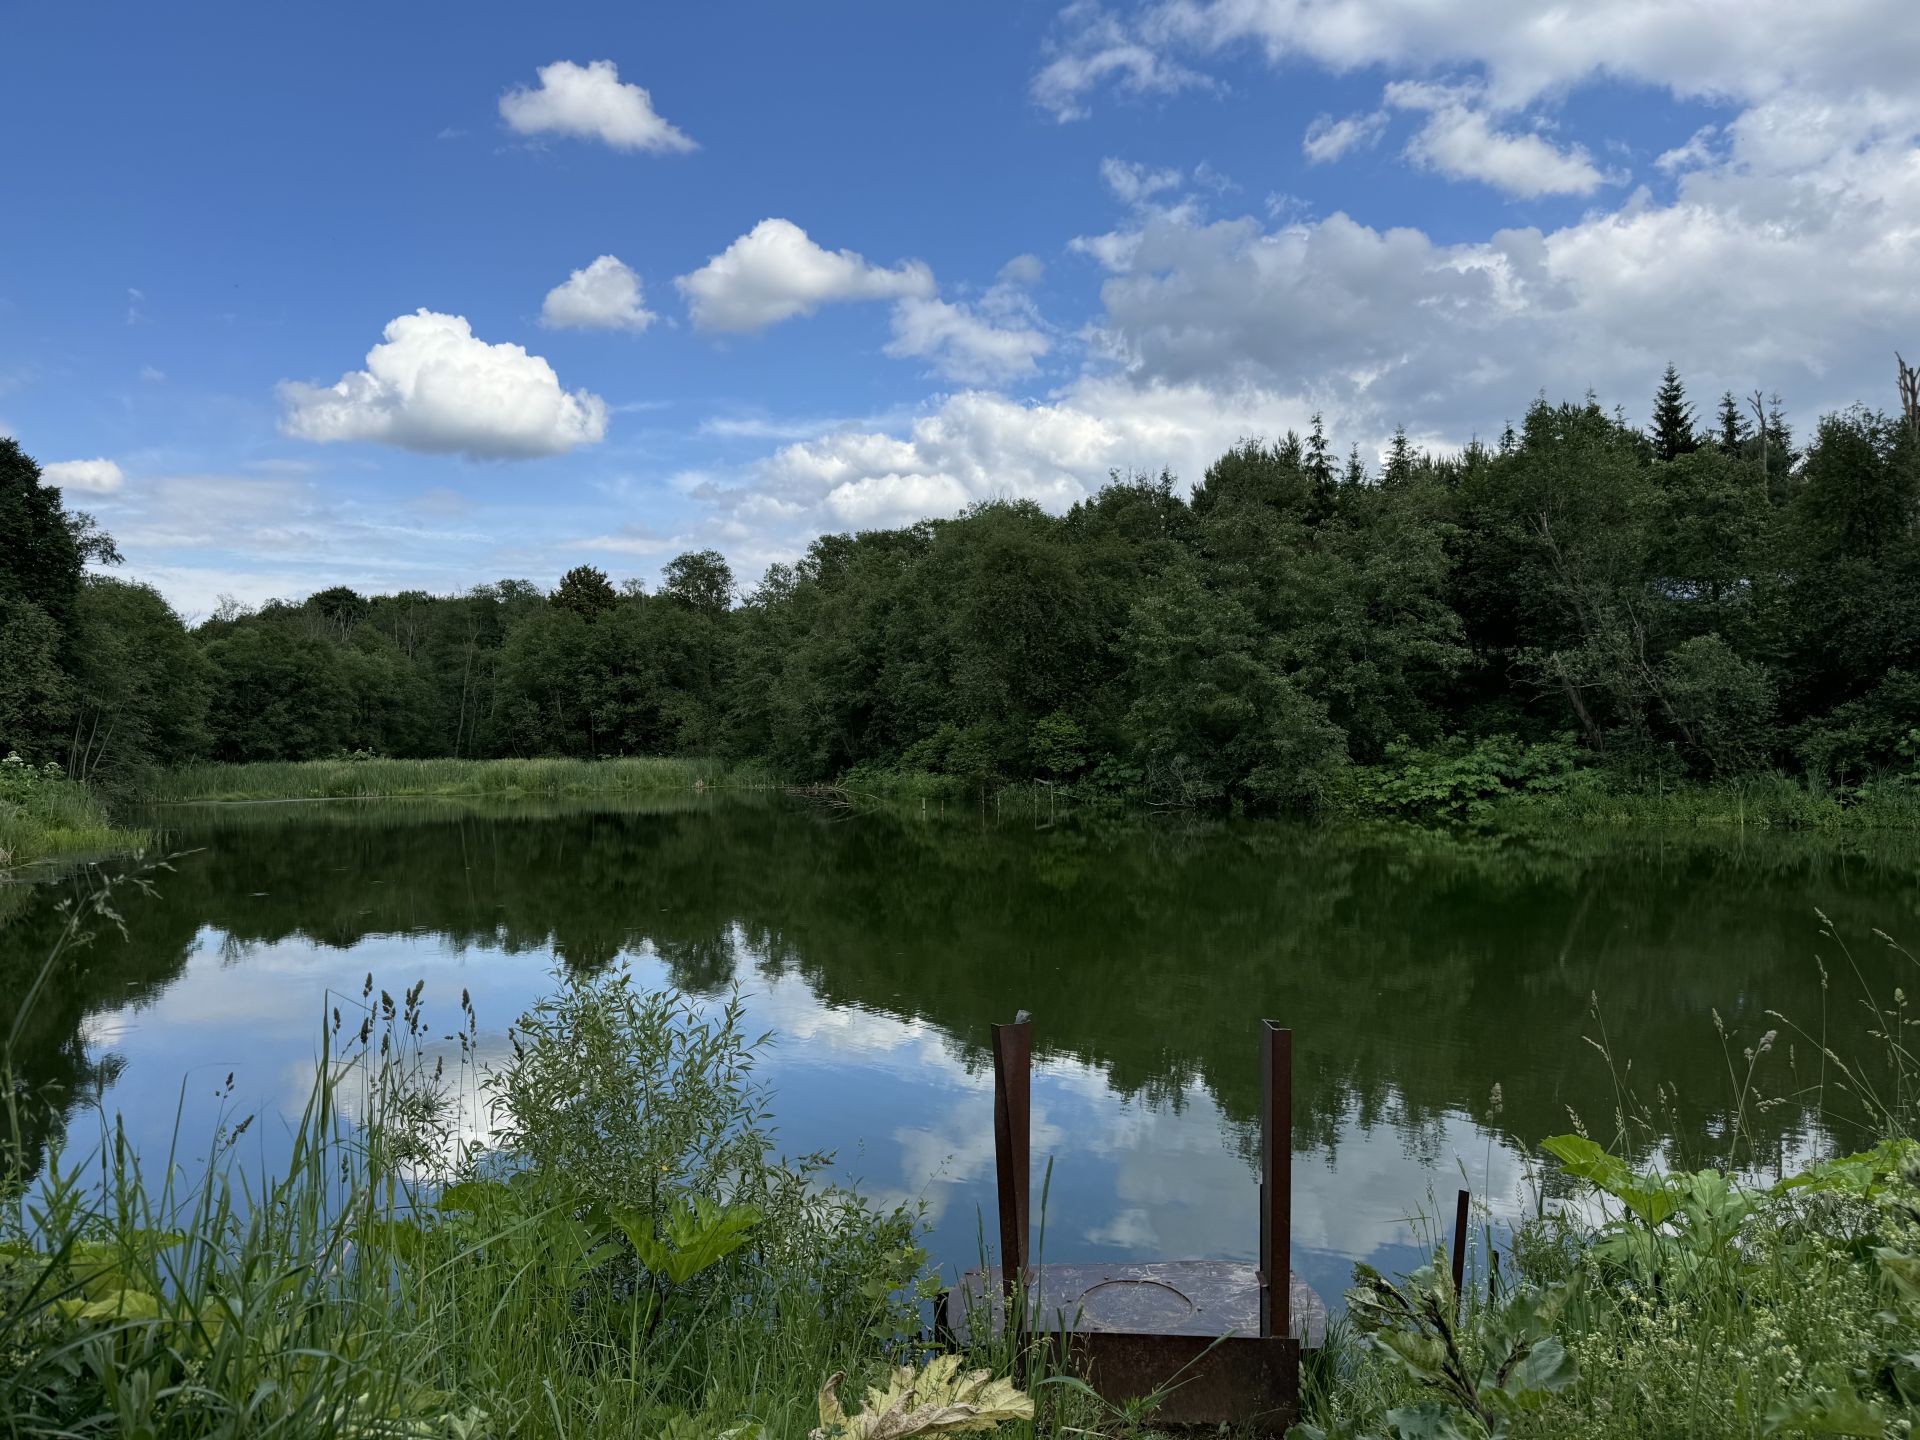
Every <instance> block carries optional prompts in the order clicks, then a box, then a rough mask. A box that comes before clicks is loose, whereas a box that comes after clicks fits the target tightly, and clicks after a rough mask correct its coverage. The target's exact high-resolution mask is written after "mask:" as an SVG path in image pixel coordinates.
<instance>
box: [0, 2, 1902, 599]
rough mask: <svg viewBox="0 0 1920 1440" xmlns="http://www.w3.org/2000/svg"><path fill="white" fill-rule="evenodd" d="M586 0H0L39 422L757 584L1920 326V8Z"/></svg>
mask: <svg viewBox="0 0 1920 1440" xmlns="http://www.w3.org/2000/svg"><path fill="white" fill-rule="evenodd" d="M562 8H563V7H506V6H485V5H479V6H462V7H458V8H454V7H434V6H427V5H418V6H404V7H378V8H375V7H362V6H353V5H342V6H338V7H334V8H333V9H331V10H329V11H328V12H326V13H325V14H324V15H322V14H319V13H317V12H313V11H310V10H295V9H289V8H287V7H277V6H257V5H249V6H240V5H198V6H194V7H190V8H189V9H187V10H176V11H173V12H171V13H166V12H163V11H161V10H158V9H155V8H153V7H146V8H136V7H124V8H120V9H116V10H115V11H114V12H113V13H112V19H111V22H110V23H109V22H108V21H106V20H105V19H103V18H102V15H101V13H100V12H86V11H84V10H83V8H82V7H71V6H67V7H32V8H28V7H15V8H13V9H12V10H10V11H9V12H8V13H7V14H6V16H5V17H4V18H3V19H0V36H3V37H4V41H5V44H6V48H7V50H8V52H9V53H10V54H12V55H15V56H22V57H31V63H27V64H17V65H16V66H14V67H12V74H11V75H10V79H9V87H8V88H9V97H8V98H9V113H8V115H7V122H6V124H5V125H4V126H0V167H3V173H4V174H5V175H6V177H7V179H8V182H9V187H10V190H11V198H12V201H13V206H12V213H13V216H14V219H13V220H12V222H11V223H9V224H8V225H7V226H6V227H4V230H0V430H4V431H5V432H6V433H10V434H12V435H14V436H15V437H16V438H18V439H19V440H20V441H21V442H22V444H23V445H24V446H25V447H26V449H27V450H28V452H29V453H31V454H33V455H34V456H35V457H36V458H37V459H39V460H40V461H41V462H42V464H43V465H46V466H48V467H49V474H50V475H51V476H52V478H54V479H55V480H56V481H57V482H58V483H60V484H61V485H62V486H63V489H65V490H66V491H67V492H68V498H69V500H70V502H71V503H73V504H76V505H79V506H82V507H84V508H88V509H91V510H93V511H95V512H96V513H97V514H98V515H99V516H100V517H101V519H102V520H103V522H105V523H106V524H107V525H108V527H109V528H110V529H112V530H113V531H114V533H115V534H116V535H118V536H119V537H120V540H121V543H122V548H123V550H124V551H125V552H126V556H127V566H126V570H127V572H128V573H130V574H132V575H135V576H138V577H141V578H147V579H151V580H152V581H153V582H154V583H155V584H157V585H158V586H159V587H160V588H161V589H162V590H163V592H164V593H166V594H167V595H168V596H169V597H170V598H171V599H173V600H174V601H175V603H176V604H177V605H179V606H180V607H181V608H182V609H183V610H184V611H187V612H189V613H204V612H205V611H207V610H209V609H211V608H212V606H213V605H214V604H215V603H216V599H217V597H218V596H220V595H222V594H231V595H234V596H236V597H237V598H239V599H240V600H241V601H243V602H247V603H257V602H258V601H260V600H262V599H264V598H266V597H268V596H270V595H286V596H294V595H299V594H303V593H305V592H306V591H308V590H311V589H314V588H318V587H319V586H321V585H324V584H328V583H334V582H338V581H345V582H347V583H351V584H355V585H358V586H361V587H363V588H368V589H388V588H397V587H404V586H420V587H423V588H426V589H430V590H435V591H448V590H456V589H461V588H464V587H465V586H467V585H470V584H472V583H475V582H477V581H482V580H486V579H492V578H498V577H500V576H506V575H513V576H526V577H529V578H532V579H535V580H538V581H542V582H551V581H552V580H553V579H554V578H555V577H556V576H557V575H558V574H559V573H560V572H561V571H562V570H564V569H566V568H567V567H568V566H570V565H572V564H576V563H580V562H582V561H589V562H592V563H597V564H600V565H601V566H603V568H606V569H607V570H609V571H610V572H612V573H613V574H615V575H616V576H627V575H633V576H639V577H641V578H643V579H645V580H647V581H648V582H649V583H651V582H652V580H653V579H654V578H655V576H656V575H657V572H658V569H659V567H660V566H661V565H662V564H663V563H664V562H665V561H666V560H668V559H669V558H671V556H672V555H673V554H675V553H677V552H679V551H680V550H684V549H689V548H699V547H703V546H707V545H712V546H715V547H717V548H719V549H721V550H722V551H724V552H725V553H726V554H727V555H728V556H729V557H730V558H731V559H732V560H733V561H734V563H735V566H736V569H737V571H738V572H739V574H740V577H741V579H742V581H743V582H744V583H747V584H751V583H752V582H753V581H754V580H756V579H757V578H758V576H759V575H760V573H761V572H762V571H763V569H764V567H765V566H766V564H768V563H769V562H771V561H774V560H779V559H784V558H791V557H792V556H794V555H795V554H797V553H798V552H799V551H800V550H801V549H802V548H804V546H805V544H806V542H807V541H808V539H809V538H811V537H812V536H813V535H815V534H818V533H821V532H822V531H826V530H838V529H846V528H859V527H863V526H870V525H883V524H897V523H901V522H903V521H907V520H911V519H913V518H917V517H918V516H921V515H929V514H933V515H938V514H948V513H952V512H953V511H955V510H957V509H959V508H960V507H961V506H963V505H965V504H967V503H970V502H971V501H974V500H978V499H982V498H991V497H995V496H1031V497H1033V498H1035V499H1037V500H1039V501H1040V502H1041V503H1042V504H1045V505H1048V506H1049V507H1052V508H1056V509H1057V508H1062V507H1064V506H1065V505H1067V504H1070V503H1071V502H1072V501H1073V500H1074V499H1075V498H1077V497H1079V496H1080V495H1083V494H1086V493H1089V492H1090V491H1091V490H1092V489H1093V488H1095V487H1097V485H1098V484H1099V483H1100V482H1101V480H1102V479H1103V478H1104V476H1105V475H1106V474H1107V472H1108V471H1109V470H1110V469H1113V468H1116V467H1117V468H1120V469H1129V468H1132V469H1158V468H1160V467H1161V466H1163V465H1164V466H1171V467H1173V468H1174V469H1175V470H1176V472H1177V473H1179V474H1180V475H1181V477H1182V478H1183V479H1186V480H1191V479H1194V478H1197V476H1198V474H1199V473H1200V471H1201V470H1202V469H1203V468H1204V466H1205V464H1206V462H1207V460H1208V459H1209V458H1210V457H1211V456H1212V455H1213V454H1215V453H1217V452H1218V451H1219V450H1220V449H1221V448H1223V447H1224V446H1225V445H1227V444H1229V443H1231V442H1232V441H1233V440H1235V439H1237V438H1239V437H1240V436H1241V435H1244V434H1269V435H1271V434H1276V433H1279V432H1281V431H1284V430H1285V429H1287V428H1288V427H1290V426H1296V427H1297V426H1303V425H1304V424H1305V422H1306V419H1307V417H1308V415H1310V414H1311V413H1313V412H1314V411H1315V410H1319V411H1323V412H1324V413H1325V414H1326V416H1327V418H1328V423H1329V425H1330V427H1331V429H1332V431H1333V433H1334V435H1335V438H1336V440H1337V441H1338V442H1339V443H1340V444H1341V446H1342V447H1343V448H1344V447H1345V446H1346V445H1347V444H1349V443H1354V444H1358V445H1359V446H1360V447H1361V449H1362V452H1363V454H1364V455H1366V456H1368V457H1371V456H1373V455H1374V454H1376V453H1377V450H1378V447H1379V446H1380V444H1381V443H1382V442H1383V441H1384V439H1385V438H1386V437H1387V436H1388V435H1389V434H1390V433H1391V432H1392V429H1393V427H1394V425H1395V424H1397V423H1403V424H1405V425H1406V426H1407V427H1408V429H1409V431H1410V432H1411V433H1413V434H1414V435H1416V436H1417V437H1420V438H1422V439H1424V440H1426V441H1427V442H1429V443H1432V444H1436V445H1451V444H1458V443H1460V442H1462V441H1464V440H1466V439H1467V438H1469V437H1470V436H1472V435H1474V434H1476V433H1478V434H1483V435H1485V434H1491V433H1493V432H1495V431H1497V430H1498V429H1499V427H1500V426H1501V424H1502V423H1503V422H1504V421H1506V420H1507V419H1509V418H1514V417H1517V415H1518V414H1519V413H1520V412H1521V411H1522V410H1523V409H1524V407H1525V405H1526V403H1527V402H1528V400H1529V399H1531V398H1532V396H1533V395H1534V394H1535V393H1536V392H1537V391H1539V390H1541V389H1543V388H1544V389H1545V390H1546V391H1547V393H1548V394H1549V395H1550V396H1553V397H1555V398H1558V397H1559V396H1561V395H1574V396H1577V395H1579V394H1581V393H1582V392H1584V391H1585V390H1586V389H1587V388H1588V387H1592V388H1594V389H1595V390H1596V391H1597V392H1598V393H1599V394H1600V395H1601V396H1602V398H1603V399H1604V400H1606V401H1607V402H1608V403H1614V402H1618V403H1620V404H1623V405H1624V406H1625V407H1626V409H1627V411H1628V413H1629V414H1630V415H1632V416H1635V417H1636V418H1638V417H1643V416H1644V413H1645V410H1646V408H1647V399H1648V396H1649V395H1650V393H1651V390H1652V387H1653V384H1654V382H1655V381H1656V379H1657V377H1658V374H1659V371H1660V369H1661V367H1662V366H1663V365H1664V364H1665V362H1666V361H1667V360H1668V359H1669V358H1671V359H1672V360H1674V361H1676V362H1677V363H1679V364H1680V365H1681V367H1682V370H1683V372H1684V373H1685V374H1686V376H1687V377H1688V379H1689V381H1690V382H1691V384H1692V386H1693V389H1694V391H1695V395H1696V398H1697V399H1699V400H1700V401H1701V402H1702V406H1703V408H1707V407H1708V406H1710V404H1711V400H1712V398H1713V397H1714V396H1716V395H1717V394H1718V393H1719V392H1720V391H1721V390H1722V389H1723V388H1729V387H1731V388H1734V389H1736V390H1738V391H1740V392H1742V393H1745V392H1747V391H1750V390H1752V389H1753V388H1755V387H1760V388H1762V389H1764V390H1766V391H1769V392H1772V391H1778V392H1780V393H1781V394H1782V395H1783V396H1784V397H1785V401H1786V404H1787V407H1788V409H1789V412H1790V414H1792V415H1793V416H1794V417H1795V419H1796V420H1798V421H1800V422H1801V423H1806V422H1807V421H1810V420H1811V418H1812V417H1813V416H1814V415H1815V414H1817V413H1818V412H1819V411H1820V410H1822V409H1826V408H1831V407H1833V406H1836V405H1839V404H1844V403H1847V402H1849V401H1852V400H1854V399H1867V400H1869V401H1872V402H1874V403H1878V404H1885V403H1890V401H1891V395H1892V392H1891V387H1890V384H1889V383H1888V382H1889V381H1890V379H1891V374H1890V371H1891V364H1892V353H1891V352H1892V350H1893V349H1894V348H1895V347H1896V346H1899V345H1902V344H1904V345H1905V347H1906V349H1907V351H1908V353H1909V354H1911V353H1912V352H1913V351H1915V350H1920V148H1916V142H1917V141H1920V99H1916V93H1917V92H1920V87H1915V86H1913V85H1912V83H1911V76H1912V75H1913V74H1915V73H1920V18H1916V14H1915V13H1914V12H1913V9H1912V7H1911V6H1910V5H1907V4H1902V3H1892V0H1836V3H1834V4H1832V5H1829V6H1824V7H1808V6H1804V5H1789V4H1785V3H1778V0H1755V3H1749V4H1746V5H1743V6H1740V7H1733V6H1731V5H1726V4H1721V3H1717V0H1713V3H1709V0H1702V3H1698V4H1692V5H1674V4H1664V3H1655V0H1590V3H1587V4H1584V5H1581V6H1579V7H1577V8H1574V7H1543V6H1540V5H1538V4H1534V3H1525V0H1488V3H1480V4H1472V5H1468V4H1461V5H1457V6H1447V5H1435V4H1433V3H1430V0H1145V3H1116V4H1110V5H1101V4H1095V3H1090V0H1077V3H1073V4H1070V5H1067V6H1066V7H1064V8H1061V7H1059V6H1058V5H1055V4H1044V3H1009V4H992V3H980V0H972V3H961V0H918V3H901V0H894V3H884V4H883V3H857V4H856V3H841V4H835V5H831V6H816V7H796V6H791V5H774V4H731V5H705V6H655V7H633V6H611V5H609V6H599V7H595V6H578V7H564V9H565V13H559V12H560V10H561V9H562ZM550 12H551V13H550ZM603 257H608V258H603ZM576 272H577V273H576ZM420 312H425V313H424V314H422V313H420ZM376 347H379V348H378V349H377V350H376ZM513 347H518V348H517V349H516V348H513ZM370 352H371V358H370Z"/></svg>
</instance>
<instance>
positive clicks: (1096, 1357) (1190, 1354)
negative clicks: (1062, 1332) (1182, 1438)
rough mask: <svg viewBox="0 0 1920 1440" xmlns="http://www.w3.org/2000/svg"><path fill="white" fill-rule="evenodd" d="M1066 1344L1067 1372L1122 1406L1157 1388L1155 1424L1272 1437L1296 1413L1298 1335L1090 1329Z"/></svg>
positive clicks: (1144, 1396)
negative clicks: (1221, 1336) (1223, 1428)
mask: <svg viewBox="0 0 1920 1440" xmlns="http://www.w3.org/2000/svg"><path fill="white" fill-rule="evenodd" d="M1255 1303H1256V1304H1257V1303H1258V1301H1257V1300H1256V1302H1255ZM1053 1343H1054V1344H1055V1345H1057V1344H1058V1340H1057V1339H1056V1340H1055V1341H1054V1342H1053ZM1066 1343H1067V1349H1068V1354H1067V1360H1066V1367H1065V1368H1066V1370H1067V1372H1068V1373H1069V1374H1074V1375H1078V1376H1080V1377H1081V1378H1082V1379H1084V1380H1085V1381H1086V1382H1087V1384H1089V1385H1090V1386H1092V1387H1093V1388H1094V1390H1096V1391H1097V1392H1098V1393H1099V1394H1100V1395H1101V1397H1102V1398H1104V1399H1106V1400H1108V1401H1110V1402H1112V1403H1114V1404H1123V1403H1125V1402H1126V1401H1129V1400H1140V1399H1145V1398H1147V1397H1148V1396H1151V1395H1154V1394H1156V1393H1158V1394H1159V1395H1160V1400H1159V1403H1158V1404H1156V1405H1155V1406H1154V1408H1153V1412H1152V1423H1153V1424H1154V1425H1155V1426H1160V1425H1228V1424H1230V1425H1232V1426H1233V1427H1234V1431H1235V1433H1236V1434H1251V1435H1276V1436H1277V1435H1284V1434H1285V1433H1286V1431H1287V1427H1288V1426H1290V1425H1291V1424H1293V1422H1294V1420H1295V1419H1297V1418H1298V1416H1299V1413H1300V1342H1299V1341H1297V1340H1292V1339H1288V1338H1285V1337H1282V1336H1273V1337H1271V1338H1268V1339H1262V1338H1260V1337H1259V1336H1257V1335H1246V1336H1241V1335H1235V1336H1230V1337H1228V1338H1226V1339H1224V1340H1223V1339H1219V1338H1217V1337H1210V1336H1205V1335H1141V1334H1126V1333H1108V1332H1103V1331H1088V1332H1084V1333H1077V1334H1071V1335H1069V1336H1067V1337H1066Z"/></svg>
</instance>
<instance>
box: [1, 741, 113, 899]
mask: <svg viewBox="0 0 1920 1440" xmlns="http://www.w3.org/2000/svg"><path fill="white" fill-rule="evenodd" d="M146 839H147V836H146V832H145V831H141V830H125V829H119V828H116V827H115V826H114V825H113V823H112V821H111V820H110V819H109V817H108V815H107V812H106V809H105V807H104V806H102V805H101V803H100V800H99V797H98V796H96V795H95V794H94V792H93V791H91V790H89V789H88V788H87V787H86V786H84V785H82V784H80V783H79V782H77V781H75V780H72V779H70V778H69V777H68V776H67V774H66V771H65V770H64V769H62V768H61V766H60V765H59V764H58V763H57V762H55V761H52V760H49V761H47V762H46V763H45V764H44V765H38V766H36V765H33V764H30V763H29V762H28V761H26V760H25V759H23V758H22V757H21V756H19V755H17V754H14V753H12V752H11V751H10V752H8V753H7V755H6V756H4V757H0V872H4V871H5V870H6V869H7V868H8V867H10V866H13V865H18V864H21V863H23V862H26V861H29V860H39V859H43V858H45V857H47V856H52V855H71V854H88V853H91V854H107V853H110V852H114V851H121V850H134V849H138V848H140V846H141V845H143V844H144V843H145V841H146Z"/></svg>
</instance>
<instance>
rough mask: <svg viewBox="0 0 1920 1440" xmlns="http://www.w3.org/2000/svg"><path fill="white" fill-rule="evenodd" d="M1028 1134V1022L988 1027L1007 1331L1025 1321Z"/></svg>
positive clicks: (1030, 1057) (1030, 1094)
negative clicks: (991, 1037) (990, 1047)
mask: <svg viewBox="0 0 1920 1440" xmlns="http://www.w3.org/2000/svg"><path fill="white" fill-rule="evenodd" d="M1032 1134H1033V1022H1032V1021H1031V1020H1016V1021H1014V1022H1013V1023H1012V1024H1011V1025H996V1026H994V1027H993V1160H994V1166H993V1168H994V1178H995V1180H996V1181H997V1182H998V1185H999V1190H1000V1275H1001V1278H1002V1280H1003V1281H1004V1282H1005V1285H1006V1295H1007V1324H1008V1325H1009V1326H1010V1327H1011V1326H1015V1325H1024V1321H1025V1317H1024V1311H1025V1310H1026V1305H1025V1303H1024V1300H1025V1296H1024V1288H1025V1282H1026V1278H1027V1214H1028V1211H1027V1194H1028V1190H1029V1187H1030V1185H1031V1183H1032V1178H1033V1167H1032V1156H1031V1152H1030V1144H1029V1142H1030V1141H1031V1139H1032ZM1016 1285H1018V1286H1020V1287H1021V1289H1019V1290H1016V1289H1015V1288H1014V1287H1015V1286H1016Z"/></svg>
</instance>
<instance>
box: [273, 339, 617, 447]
mask: <svg viewBox="0 0 1920 1440" xmlns="http://www.w3.org/2000/svg"><path fill="white" fill-rule="evenodd" d="M280 398H281V402H282V404H283V405H284V407H285V411H284V414H283V415H282V418H281V428H282V429H283V430H284V431H285V432H286V433H287V434H289V435H293V436H296V437H298V438H300V439H302V440H315V441H322V442H325V441H334V440H373V441H378V442H380V443H382V444H386V445H395V446H398V447H400V448H401V449H403V450H420V451H426V452H429V453H437V454H453V453H458V454H465V455H470V456H473V457H475V458H476V459H500V458H521V457H527V456H534V455H558V454H563V453H565V452H566V451H568V450H571V449H573V448H574V447H575V446H576V445H592V444H597V443H598V442H599V441H600V440H601V439H603V438H604V437H605V435H606V433H607V406H606V402H605V401H604V400H602V399H601V398H600V397H599V396H598V395H593V394H589V393H588V392H587V391H585V390H574V391H567V390H563V389H562V388H561V386H560V377H559V376H558V375H556V374H555V373H554V370H553V367H552V366H551V365H549V364H548V363H547V362H546V361H545V360H544V359H542V358H541V357H540V356H538V355H529V354H528V353H527V352H526V350H525V349H523V348H522V347H521V346H518V345H510V344H499V345H489V344H488V343H487V342H485V341H484V340H481V339H478V338H477V337H475V335H474V333H473V329H472V327H471V326H469V325H468V324H467V322H466V320H465V319H464V318H463V317H462V316H459V315H440V314H436V313H435V312H433V311H431V310H417V311H415V312H414V313H413V314H411V315H402V316H400V317H399V318H398V319H396V320H393V321H391V322H390V323H389V324H388V325H387V328H386V331H385V334H384V339H383V341H382V343H380V344H378V345H376V346H374V347H373V349H371V350H370V351H368V352H367V368H366V369H364V370H352V371H349V372H348V373H347V374H345V375H342V376H341V377H340V379H339V381H338V382H337V383H335V384H332V385H325V386H321V385H307V384H302V383H300V382H298V381H291V380H290V381H285V382H283V383H282V384H281V386H280Z"/></svg>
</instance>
